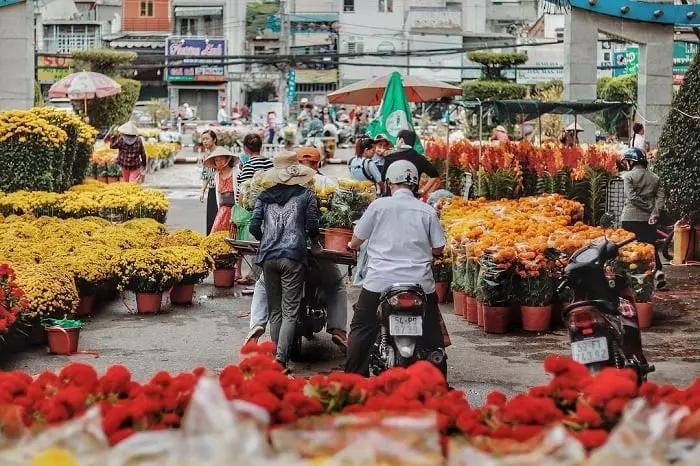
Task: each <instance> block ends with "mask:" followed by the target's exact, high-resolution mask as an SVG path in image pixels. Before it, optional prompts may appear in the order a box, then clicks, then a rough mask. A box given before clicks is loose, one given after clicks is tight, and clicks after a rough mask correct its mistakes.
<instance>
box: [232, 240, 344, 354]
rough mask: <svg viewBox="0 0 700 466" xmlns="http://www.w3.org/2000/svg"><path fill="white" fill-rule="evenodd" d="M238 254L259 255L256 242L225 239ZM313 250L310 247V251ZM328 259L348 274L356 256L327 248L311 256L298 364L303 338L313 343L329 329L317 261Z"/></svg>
mask: <svg viewBox="0 0 700 466" xmlns="http://www.w3.org/2000/svg"><path fill="white" fill-rule="evenodd" d="M226 241H227V242H228V243H229V245H231V246H232V247H233V248H234V249H235V250H236V251H237V252H238V253H239V254H244V255H254V254H257V252H258V246H259V243H258V242H257V241H239V240H234V239H231V238H228V239H227V240H226ZM310 251H311V248H309V252H310ZM319 259H322V260H328V261H330V262H335V263H337V264H342V265H347V266H348V267H349V269H348V275H350V274H351V270H352V267H353V266H354V265H355V264H356V259H355V255H354V254H348V253H345V254H344V253H341V252H337V251H331V250H327V249H324V250H323V252H322V253H321V255H319V256H315V257H312V258H311V259H310V260H309V266H308V267H307V269H306V273H305V274H304V288H303V291H302V298H301V303H300V304H299V312H298V313H297V324H296V331H295V333H294V341H293V344H292V351H291V355H290V356H291V358H292V360H296V361H298V360H299V359H300V358H301V354H302V341H303V339H304V338H306V339H307V340H312V339H313V338H314V336H315V335H316V334H317V333H320V332H321V331H323V329H324V328H326V323H327V322H328V308H327V305H328V300H327V299H326V293H325V291H324V289H323V286H321V283H322V280H321V269H320V268H319V266H318V262H317V261H318V260H319Z"/></svg>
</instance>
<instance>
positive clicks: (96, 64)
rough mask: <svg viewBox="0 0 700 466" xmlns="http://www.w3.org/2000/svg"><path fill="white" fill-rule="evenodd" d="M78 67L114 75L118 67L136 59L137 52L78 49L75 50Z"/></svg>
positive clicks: (74, 57) (74, 54) (74, 55)
mask: <svg viewBox="0 0 700 466" xmlns="http://www.w3.org/2000/svg"><path fill="white" fill-rule="evenodd" d="M72 55H73V60H74V61H75V65H76V68H78V69H84V70H87V71H94V72H95V73H101V74H104V75H107V76H111V77H114V76H116V75H117V74H118V73H117V67H119V66H120V65H126V64H128V63H131V62H133V61H134V60H136V58H137V55H136V53H135V52H118V51H116V50H112V49H97V50H76V51H74V52H73V54H72Z"/></svg>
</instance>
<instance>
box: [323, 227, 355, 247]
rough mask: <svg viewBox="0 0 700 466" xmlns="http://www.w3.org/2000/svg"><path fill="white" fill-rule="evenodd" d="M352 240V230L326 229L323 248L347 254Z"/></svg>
mask: <svg viewBox="0 0 700 466" xmlns="http://www.w3.org/2000/svg"><path fill="white" fill-rule="evenodd" d="M351 239H352V230H346V229H345V228H326V229H325V230H323V248H324V249H328V250H329V251H336V252H347V251H348V243H349V242H350V240H351Z"/></svg>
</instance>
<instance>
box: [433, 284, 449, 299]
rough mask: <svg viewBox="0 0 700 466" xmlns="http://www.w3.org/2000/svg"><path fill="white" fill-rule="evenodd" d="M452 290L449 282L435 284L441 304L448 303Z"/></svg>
mask: <svg viewBox="0 0 700 466" xmlns="http://www.w3.org/2000/svg"><path fill="white" fill-rule="evenodd" d="M449 288H450V284H449V283H448V282H435V294H437V298H438V302H439V303H446V302H447V291H448V290H449Z"/></svg>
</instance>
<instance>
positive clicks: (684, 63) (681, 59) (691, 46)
mask: <svg viewBox="0 0 700 466" xmlns="http://www.w3.org/2000/svg"><path fill="white" fill-rule="evenodd" d="M697 51H698V44H697V42H685V41H676V42H674V43H673V84H674V85H676V86H678V85H680V84H681V83H682V82H683V78H685V74H686V73H687V72H688V67H689V66H690V62H692V61H693V58H695V54H696V53H697Z"/></svg>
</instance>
